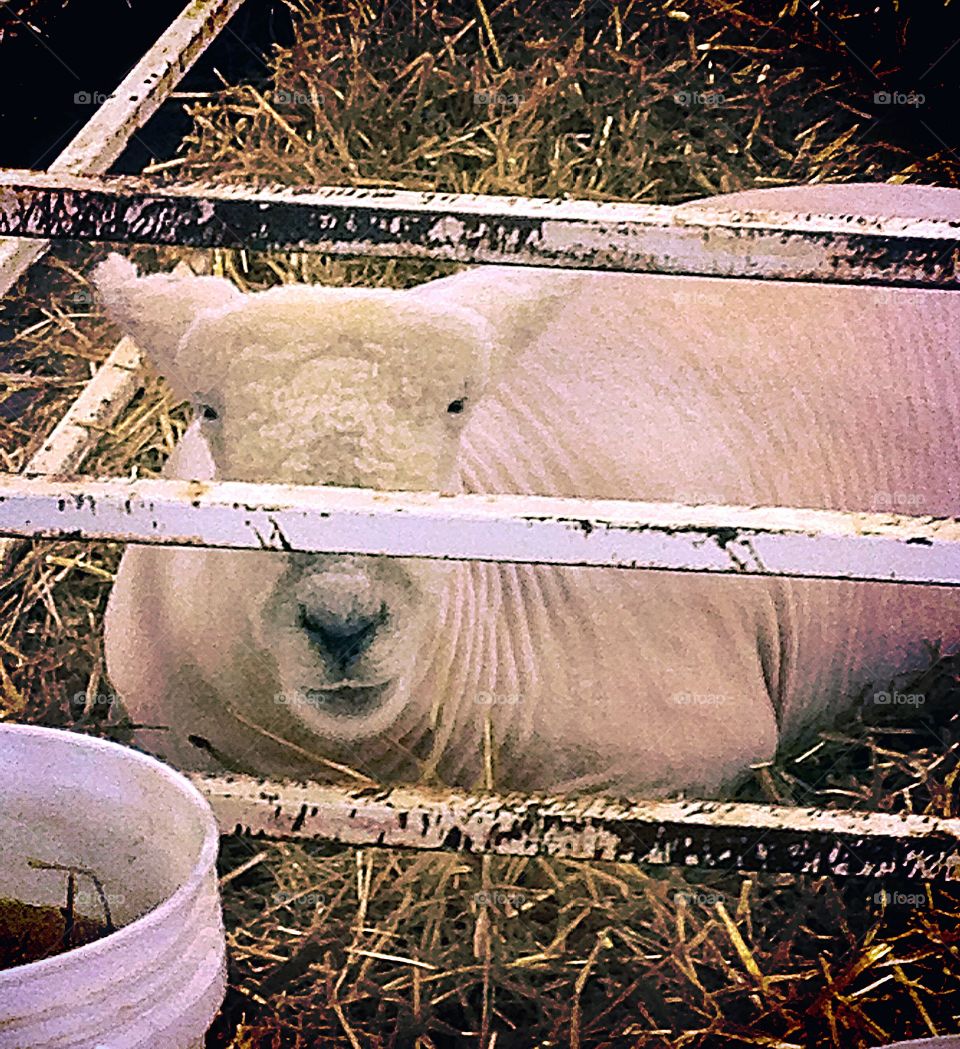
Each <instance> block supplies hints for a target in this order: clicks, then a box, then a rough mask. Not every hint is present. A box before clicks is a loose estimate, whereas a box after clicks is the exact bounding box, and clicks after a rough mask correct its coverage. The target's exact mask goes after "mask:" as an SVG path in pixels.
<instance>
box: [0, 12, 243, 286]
mask: <svg viewBox="0 0 960 1049" xmlns="http://www.w3.org/2000/svg"><path fill="white" fill-rule="evenodd" d="M242 2H243V0H191V3H189V4H188V5H187V6H186V7H185V8H184V10H183V11H182V12H181V13H180V14H179V15H178V16H177V17H176V18H175V19H174V21H173V22H172V23H171V24H170V26H169V27H168V28H167V30H166V31H165V32H164V33H163V35H162V36H161V37H160V38H159V39H158V40H157V42H156V43H155V44H154V45H153V47H151V48H150V50H149V51H147V53H146V54H145V55H144V56H143V58H141V59H140V61H139V62H138V63H137V64H136V65H135V66H134V67H133V69H131V70H130V72H129V73H128V74H127V75H126V76H125V77H124V79H123V81H122V82H121V83H120V85H119V86H118V87H117V89H116V90H115V91H114V92H113V94H112V95H110V96H109V97H108V98H107V99H106V101H105V102H104V103H103V105H101V106H100V107H99V109H97V111H96V112H95V113H94V114H93V116H92V117H91V118H90V120H88V121H87V123H86V124H85V125H84V126H83V127H82V128H81V129H80V131H79V132H78V133H77V135H76V136H75V137H74V138H73V139H72V140H71V142H70V143H69V145H68V146H67V147H66V149H64V151H63V152H62V153H61V154H60V155H59V156H58V157H57V158H56V160H54V162H53V163H52V164H51V165H50V172H51V173H54V172H56V173H61V174H67V173H69V174H80V173H87V174H91V175H97V174H100V173H101V172H104V171H106V170H107V169H108V168H109V167H110V165H111V164H112V163H113V162H114V161H115V160H116V159H117V157H119V156H120V154H121V153H122V152H123V150H124V148H125V147H126V145H127V143H128V142H129V141H130V139H131V138H132V137H133V134H134V132H135V131H136V130H137V129H138V128H140V127H143V125H144V124H145V123H146V122H147V121H148V120H149V119H150V117H151V116H153V114H154V113H155V112H156V111H157V109H158V108H159V107H160V105H162V103H163V102H164V101H165V100H166V99H167V98H169V97H170V94H171V92H172V91H173V89H174V88H175V87H176V86H177V84H178V83H179V82H180V81H181V80H182V79H183V76H184V75H185V74H186V72H187V71H188V70H189V69H190V67H191V66H192V65H193V64H194V63H195V62H196V60H197V59H198V58H199V57H200V56H201V55H202V54H203V52H204V51H205V50H206V49H207V46H208V45H209V44H210V41H211V40H213V39H214V37H216V35H217V34H218V33H219V32H220V30H221V29H223V27H224V26H225V25H226V24H227V22H229V21H230V19H231V18H232V17H233V15H234V14H235V13H236V11H237V8H239V6H240V4H241V3H242ZM48 246H49V245H48V243H47V242H46V241H44V240H39V241H38V240H33V239H31V240H10V241H5V242H3V243H0V295H4V294H6V292H7V291H8V290H9V289H10V288H11V287H12V286H13V284H14V283H15V281H16V280H17V279H18V278H19V277H20V275H21V274H23V273H24V272H25V271H26V270H27V269H28V268H29V267H30V266H31V265H32V264H33V263H34V262H36V260H37V259H38V258H40V256H41V255H43V253H44V252H45V251H46V250H47V248H48Z"/></svg>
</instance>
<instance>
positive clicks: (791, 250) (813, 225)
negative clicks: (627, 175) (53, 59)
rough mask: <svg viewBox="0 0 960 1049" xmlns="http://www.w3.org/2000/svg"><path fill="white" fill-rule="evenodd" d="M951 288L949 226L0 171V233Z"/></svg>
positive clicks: (959, 268) (955, 252) (958, 271)
mask: <svg viewBox="0 0 960 1049" xmlns="http://www.w3.org/2000/svg"><path fill="white" fill-rule="evenodd" d="M4 233H5V234H13V235H16V236H22V237H46V238H50V239H63V238H65V239H82V240H94V241H128V242H138V243H148V244H178V245H181V246H185V247H199V248H210V247H214V246H221V247H235V248H247V249H251V250H253V249H256V250H263V251H279V250H297V251H301V250H315V251H325V252H330V253H334V254H347V255H386V256H396V257H400V256H408V257H416V258H433V259H450V260H456V261H460V262H497V263H513V264H519V265H547V266H560V267H581V268H586V269H612V270H631V271H637V272H646V273H672V274H687V275H692V274H699V275H703V276H710V277H753V278H765V279H774V280H806V281H829V282H837V283H858V284H889V285H897V286H906V287H940V288H954V289H955V288H957V287H958V275H960V249H958V237H960V229H958V224H957V223H955V222H950V221H933V220H920V219H902V218H883V219H879V218H870V219H867V218H863V217H862V216H852V215H847V216H819V215H804V216H800V215H789V214H784V213H779V212H750V213H743V214H736V213H726V212H722V211H719V210H714V209H711V208H707V207H704V208H697V209H693V208H688V209H678V208H671V207H666V206H662V205H642V204H625V203H603V204H602V203H594V202H591V201H578V200H538V199H526V198H516V197H494V196H471V195H466V194H438V193H416V192H410V191H404V190H381V189H340V188H319V189H310V190H303V189H252V188H248V187H224V186H218V187H208V186H188V185H182V186H157V185H151V184H150V183H148V182H144V181H142V180H137V179H130V178H110V179H107V178H86V177H71V176H68V175H65V174H60V173H57V174H47V173H42V172H32V171H19V170H4V171H0V234H4Z"/></svg>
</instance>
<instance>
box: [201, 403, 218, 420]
mask: <svg viewBox="0 0 960 1049" xmlns="http://www.w3.org/2000/svg"><path fill="white" fill-rule="evenodd" d="M200 417H201V418H202V419H206V420H207V421H208V422H213V421H214V420H215V419H219V418H220V413H219V412H218V411H217V409H216V408H214V407H213V406H212V405H209V404H201V405H200Z"/></svg>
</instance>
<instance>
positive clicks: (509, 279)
mask: <svg viewBox="0 0 960 1049" xmlns="http://www.w3.org/2000/svg"><path fill="white" fill-rule="evenodd" d="M582 279H583V274H582V273H579V272H569V271H566V270H561V269H548V268H546V267H540V266H477V267H475V268H473V269H470V270H466V271H464V272H463V273H457V274H455V275H454V276H452V277H444V278H441V279H440V280H435V281H431V282H430V283H429V284H421V285H420V286H419V287H417V288H414V289H413V291H412V293H411V294H415V295H416V296H417V298H419V299H421V300H423V301H424V302H428V303H437V304H450V305H453V304H456V305H457V306H459V307H462V308H466V309H469V310H472V311H473V312H474V313H476V314H479V316H480V317H481V318H482V319H483V321H484V323H485V326H486V329H487V331H488V332H489V335H490V337H491V339H492V342H493V345H492V347H491V351H492V355H491V361H490V370H491V375H492V377H493V376H496V375H497V374H498V373H499V370H500V364H501V363H502V362H503V361H504V360H507V359H510V358H512V357H513V356H514V355H515V354H516V353H517V352H518V351H520V350H521V349H523V348H524V346H526V345H528V344H529V343H530V342H532V341H533V340H534V339H535V338H536V337H537V336H538V335H539V334H540V332H541V331H542V330H543V329H544V328H545V327H546V326H547V324H549V322H550V320H551V319H552V317H553V315H554V313H555V311H556V309H557V307H558V306H559V305H560V303H561V302H563V301H564V300H565V299H566V298H567V296H569V295H570V294H571V293H572V292H573V290H574V289H575V288H576V286H577V284H578V283H580V282H581V281H582Z"/></svg>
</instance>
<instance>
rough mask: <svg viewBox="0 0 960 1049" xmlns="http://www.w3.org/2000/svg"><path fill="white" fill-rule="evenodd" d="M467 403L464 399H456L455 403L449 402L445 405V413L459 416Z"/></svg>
mask: <svg viewBox="0 0 960 1049" xmlns="http://www.w3.org/2000/svg"><path fill="white" fill-rule="evenodd" d="M466 403H467V399H466V397H458V398H457V399H456V400H455V401H451V402H450V403H449V404H448V405H447V411H448V412H449V413H450V414H451V415H459V414H460V413H461V412H462V411H463V409H464V407H465V405H466Z"/></svg>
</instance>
